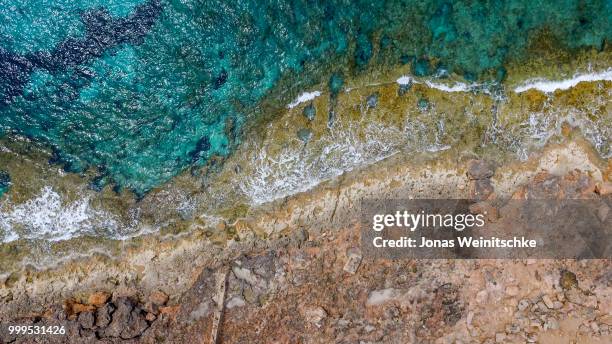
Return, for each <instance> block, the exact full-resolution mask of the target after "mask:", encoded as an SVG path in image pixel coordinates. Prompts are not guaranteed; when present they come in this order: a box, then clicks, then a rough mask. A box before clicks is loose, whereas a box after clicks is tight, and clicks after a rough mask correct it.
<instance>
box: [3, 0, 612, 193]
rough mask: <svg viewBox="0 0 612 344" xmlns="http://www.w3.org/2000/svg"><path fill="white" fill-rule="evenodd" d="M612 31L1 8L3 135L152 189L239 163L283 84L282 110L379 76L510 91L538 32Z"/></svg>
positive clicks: (356, 17) (174, 4)
mask: <svg viewBox="0 0 612 344" xmlns="http://www.w3.org/2000/svg"><path fill="white" fill-rule="evenodd" d="M610 22H612V1H609V0H603V1H589V2H585V1H486V2H479V1H454V2H448V1H431V0H430V1H415V0H410V1H397V0H395V1H355V0H353V1H349V0H329V1H306V0H303V1H298V0H294V1H291V0H284V1H283V0H276V1H272V0H253V1H245V0H240V1H238V0H235V1H228V0H216V1H209V0H206V1H195V0H182V1H177V0H160V1H158V0H151V1H119V0H87V1H85V0H83V1H64V0H54V1H49V0H23V1H20V2H15V1H12V0H0V37H1V38H2V39H1V40H0V77H1V78H0V136H2V135H5V134H7V133H17V134H21V135H25V136H28V137H31V138H34V139H36V140H39V141H41V142H43V143H45V144H48V145H49V146H50V147H52V148H53V150H54V152H55V158H54V159H53V161H52V163H60V164H63V165H64V166H65V168H66V169H67V170H69V171H75V172H79V171H83V170H84V169H86V168H88V167H90V166H96V167H97V168H98V169H99V171H100V175H99V177H98V178H96V179H95V180H93V181H92V185H93V186H95V187H101V186H103V185H105V184H106V183H115V184H116V185H117V186H118V187H119V188H121V187H127V188H130V189H132V190H134V191H136V192H137V193H144V192H146V191H147V190H149V189H151V188H153V187H155V186H157V185H159V184H161V183H163V182H165V181H167V180H168V179H170V178H171V177H172V176H174V175H176V174H177V173H178V172H180V171H182V170H184V169H185V168H188V167H189V166H193V165H203V164H205V163H206V162H207V161H208V160H209V159H210V157H211V156H213V155H227V154H229V153H230V152H231V150H232V147H233V146H234V145H235V144H237V143H238V142H239V141H240V135H241V131H240V128H242V127H243V125H244V123H245V121H247V120H250V119H251V118H250V117H247V114H250V113H256V112H254V111H253V108H254V107H256V105H257V102H258V101H260V100H261V99H262V97H264V96H265V95H267V94H268V93H269V92H270V90H272V89H273V88H274V86H275V85H277V83H278V82H279V80H281V78H287V80H291V84H292V88H291V89H289V90H287V93H286V94H284V95H281V96H279V97H281V98H280V99H282V100H286V99H291V98H292V97H294V96H295V95H296V94H297V93H298V92H300V91H301V90H302V89H303V88H304V87H307V86H308V85H310V84H312V83H315V82H320V81H325V83H326V84H327V85H329V86H330V87H331V88H333V91H334V92H338V91H339V89H340V88H341V87H342V80H343V78H344V77H346V76H347V74H355V73H359V72H360V71H363V70H365V68H366V67H369V66H373V65H395V64H402V63H410V64H411V66H412V72H413V73H414V74H415V75H430V74H435V73H438V72H439V71H440V70H446V71H448V72H455V73H458V74H460V75H463V76H464V77H465V78H466V79H470V80H473V79H478V78H497V79H501V78H503V77H504V75H505V70H504V64H505V63H507V62H508V61H511V60H520V59H522V58H526V56H525V54H526V51H527V50H526V47H527V45H528V43H529V39H530V38H532V37H534V36H533V35H535V34H537V33H538V32H541V31H542V30H548V31H549V32H550V33H551V34H552V36H553V37H555V39H556V40H557V41H558V43H559V44H561V45H562V46H564V47H566V48H567V49H576V48H581V47H595V48H598V49H601V48H602V47H603V44H604V41H605V40H608V41H609V40H610V38H611V37H612V27H611V25H610ZM433 61H435V62H433ZM332 74H333V76H332V77H331V79H329V80H321V78H328V77H329V76H331V75H332ZM1 192H2V191H1V190H0V193H1Z"/></svg>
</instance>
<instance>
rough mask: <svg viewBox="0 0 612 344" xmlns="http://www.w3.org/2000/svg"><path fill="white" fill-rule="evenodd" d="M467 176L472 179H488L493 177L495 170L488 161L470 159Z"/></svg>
mask: <svg viewBox="0 0 612 344" xmlns="http://www.w3.org/2000/svg"><path fill="white" fill-rule="evenodd" d="M467 174H468V177H470V179H473V180H477V179H488V178H491V177H493V174H495V170H494V169H493V167H492V166H491V164H489V163H488V162H486V161H484V160H470V162H468V171H467Z"/></svg>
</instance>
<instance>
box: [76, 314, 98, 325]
mask: <svg viewBox="0 0 612 344" xmlns="http://www.w3.org/2000/svg"><path fill="white" fill-rule="evenodd" d="M94 320H95V319H94V314H93V312H82V313H81V314H79V318H78V322H79V325H81V327H82V328H85V329H91V328H92V327H94Z"/></svg>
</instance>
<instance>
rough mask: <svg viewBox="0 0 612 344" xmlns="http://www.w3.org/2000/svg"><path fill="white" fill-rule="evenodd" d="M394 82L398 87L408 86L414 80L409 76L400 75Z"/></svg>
mask: <svg viewBox="0 0 612 344" xmlns="http://www.w3.org/2000/svg"><path fill="white" fill-rule="evenodd" d="M396 82H397V83H398V84H400V85H410V84H411V83H412V82H414V78H413V77H411V76H409V75H402V76H401V77H399V78H398V79H397V80H396Z"/></svg>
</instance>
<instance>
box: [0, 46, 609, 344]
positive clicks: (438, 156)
mask: <svg viewBox="0 0 612 344" xmlns="http://www.w3.org/2000/svg"><path fill="white" fill-rule="evenodd" d="M606 56H607V55H606ZM606 56H604V57H603V58H602V59H603V60H604V61H607V60H606V58H607V57H606ZM604 65H605V64H604ZM572 67H573V66H572ZM516 68H517V69H520V67H516ZM515 74H519V73H518V72H517V73H515ZM515 74H511V76H510V77H509V79H511V80H513V82H514V83H515V84H516V83H517V81H516V76H515ZM398 75H401V74H397V73H396V75H395V78H391V77H386V78H380V79H379V80H378V81H377V82H376V83H372V82H369V81H368V80H356V81H355V80H353V81H349V82H348V83H347V85H345V86H346V87H345V89H344V90H343V91H342V92H339V93H337V94H334V93H333V92H331V91H330V90H326V89H325V88H322V91H321V92H319V93H318V94H315V93H312V94H313V95H314V96H309V97H310V98H309V99H308V100H307V101H305V102H298V103H295V104H293V103H292V104H291V105H292V106H288V107H286V108H283V109H281V110H276V111H277V112H274V113H273V114H271V115H270V118H271V119H270V120H269V121H267V122H265V123H260V124H259V126H258V127H255V128H252V130H253V132H254V135H251V136H248V139H247V140H246V141H245V142H243V143H242V144H241V145H240V147H239V148H238V150H237V152H235V153H234V154H233V155H231V156H230V157H229V158H227V159H225V160H224V161H223V163H222V164H214V163H212V164H210V165H209V166H206V167H205V168H203V169H197V170H189V171H185V172H184V173H183V174H181V175H179V176H177V177H176V178H175V179H173V180H172V181H171V182H170V183H168V184H166V185H164V186H161V187H159V188H158V189H155V190H153V191H151V192H150V193H149V194H147V195H146V196H144V197H143V198H142V199H136V198H134V197H133V196H134V195H132V194H131V193H130V192H129V191H126V190H123V191H120V192H117V190H113V189H112V187H111V186H107V187H105V188H104V189H102V190H99V191H93V190H91V189H90V188H89V184H88V183H89V181H90V180H91V178H92V177H94V176H95V174H96V171H87V172H86V173H84V174H83V175H75V174H71V173H63V172H61V171H60V172H58V171H57V166H53V165H50V164H48V161H49V159H51V157H52V153H51V152H49V151H47V150H45V149H44V148H40V149H34V148H32V147H31V143H32V142H29V141H27V140H26V139H23V138H11V139H5V140H3V141H2V142H0V148H1V149H0V162H2V163H3V169H6V170H7V172H8V174H9V175H10V176H12V181H13V184H12V185H11V188H10V189H9V190H8V191H7V194H6V195H5V197H9V198H10V200H11V201H12V202H13V203H10V204H8V205H6V204H5V205H4V206H6V208H1V209H0V210H2V211H4V213H5V214H9V216H7V218H8V219H9V220H8V221H13V222H10V223H17V224H18V225H23V223H21V222H19V221H21V220H22V218H23V217H19V216H13V217H10V216H12V215H11V214H15V211H14V209H15V206H14V205H15V204H24V203H27V202H28V200H30V199H36V197H37V194H38V193H39V192H40V190H41V188H44V187H50V188H53V189H52V190H56V191H53V192H55V193H56V194H57V195H58V196H57V197H59V198H58V199H60V201H58V202H56V203H57V204H59V205H58V206H57V207H56V208H54V209H53V210H54V211H60V212H61V211H63V210H64V208H62V207H64V206H65V205H66V204H67V205H68V207H67V209H68V210H70V209H75V207H76V208H77V209H81V208H78V206H80V205H83V204H85V203H83V201H82V200H83V199H86V200H87V202H86V206H87V207H90V206H91V207H92V208H91V209H94V210H90V208H87V211H90V212H89V213H88V212H87V211H84V214H85V215H87V216H89V215H91V214H94V215H100V214H102V215H100V216H99V218H101V219H103V220H113V221H116V223H119V224H124V225H125V224H128V225H129V226H126V228H128V229H126V230H125V231H124V232H120V233H116V232H115V233H111V234H112V235H110V234H109V233H106V232H104V233H99V232H97V230H98V229H97V227H95V226H94V225H91V223H92V222H75V223H74V226H73V227H74V228H75V233H76V234H77V235H75V237H73V238H70V239H69V240H50V241H45V240H41V239H39V238H35V237H32V238H28V237H27V235H29V234H31V233H28V232H27V231H21V232H18V234H19V235H21V236H23V237H21V238H19V239H18V240H14V241H10V242H7V243H3V244H1V245H0V323H1V324H2V327H1V328H0V343H164V342H165V343H209V342H211V338H213V337H218V338H217V342H223V343H258V342H278V343H330V342H336V343H362V342H363V343H457V342H461V343H472V342H474V343H506V342H520V343H524V342H541V343H558V342H574V343H605V342H606V340H608V339H609V338H610V331H612V313H611V310H612V265H610V261H609V260H580V261H576V260H372V259H368V258H367V257H363V256H362V254H361V252H360V248H359V246H360V241H359V228H358V225H359V222H358V221H359V220H358V219H359V217H360V200H362V199H365V198H372V199H377V198H378V199H393V198H397V199H401V198H415V199H419V198H423V199H427V198H430V199H438V198H451V199H455V198H456V199H461V198H464V199H477V200H480V201H485V202H486V201H488V200H491V199H511V198H518V199H523V198H529V197H532V196H533V195H534V194H537V195H539V196H543V197H544V198H557V199H571V198H596V199H600V200H603V201H605V202H607V204H608V205H610V208H612V204H611V203H610V197H611V196H610V192H611V187H612V186H611V183H612V161H611V160H610V153H611V152H610V130H611V128H612V122H611V121H612V117H610V113H611V111H610V92H611V90H612V81H610V80H600V81H592V82H582V83H579V84H576V85H574V86H573V87H570V88H568V89H562V90H558V91H555V92H552V93H545V92H542V91H540V90H537V89H530V90H527V91H525V92H520V93H517V92H507V93H505V94H504V95H503V97H501V98H500V96H499V95H497V94H491V93H487V92H488V91H487V90H486V89H478V90H474V89H470V90H463V89H461V90H459V91H456V90H455V89H452V90H450V91H449V90H448V89H444V87H446V88H449V87H459V88H460V87H463V86H461V85H460V86H457V84H452V82H451V81H452V80H447V82H448V85H447V84H444V85H443V86H444V87H443V86H440V85H433V86H432V84H431V81H427V80H419V79H414V78H412V79H411V78H405V79H401V78H400V79H401V80H400V79H397V76H398ZM513 78H514V79H513ZM449 85H450V86H449ZM506 86H507V88H508V89H510V87H509V86H508V85H506ZM304 99H305V98H304ZM14 181H19V182H18V183H17V182H14ZM49 185H50V186H49ZM54 200H55V199H54ZM71 207H72V208H71ZM24 209H25V210H24ZM28 209H29V208H27V207H24V208H23V209H21V210H20V211H21V213H27V210H28ZM91 211H93V213H91ZM21 213H20V214H21ZM85 215H84V216H85ZM20 216H21V215H20ZM85 217H86V216H85ZM59 219H60V220H61V219H62V218H61V217H59ZM88 221H89V219H88ZM92 221H93V220H92ZM93 222H94V224H95V221H93ZM44 225H45V226H47V227H50V228H55V229H58V230H59V232H61V229H64V228H66V223H62V222H61V221H59V220H58V221H56V222H53V223H44ZM71 225H72V224H71ZM85 225H87V226H90V225H91V226H90V227H91V230H90V231H85V232H83V233H81V232H79V231H78V230H79V229H81V227H83V228H85V227H86V226H85ZM79 226H81V227H79ZM22 227H23V226H22ZM42 227H44V226H42ZM118 227H119V228H123V227H121V226H118ZM71 228H72V227H71ZM88 228H89V227H88ZM47 234H48V235H49V236H51V238H54V239H56V237H53V235H56V234H57V233H50V234H49V233H47ZM59 234H63V233H59ZM113 235H115V236H113ZM220 300H222V301H220ZM5 324H14V325H63V326H65V327H66V329H67V333H68V335H67V336H56V337H54V336H44V337H43V336H15V335H10V334H9V333H8V331H7V327H6V326H5ZM261 338H267V339H266V340H265V341H262V339H261Z"/></svg>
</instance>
